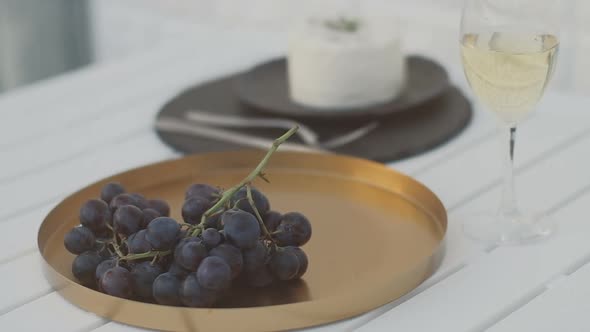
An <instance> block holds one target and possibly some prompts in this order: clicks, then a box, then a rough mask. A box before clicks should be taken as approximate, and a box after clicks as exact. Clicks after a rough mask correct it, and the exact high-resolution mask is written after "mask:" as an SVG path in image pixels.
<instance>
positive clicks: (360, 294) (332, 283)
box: [38, 151, 447, 331]
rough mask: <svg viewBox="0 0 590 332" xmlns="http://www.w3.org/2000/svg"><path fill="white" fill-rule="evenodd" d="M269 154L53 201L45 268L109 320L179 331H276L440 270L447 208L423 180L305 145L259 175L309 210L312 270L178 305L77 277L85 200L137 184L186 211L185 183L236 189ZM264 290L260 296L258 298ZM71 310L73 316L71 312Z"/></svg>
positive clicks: (155, 173) (271, 189) (146, 174)
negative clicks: (201, 304) (208, 303)
mask: <svg viewBox="0 0 590 332" xmlns="http://www.w3.org/2000/svg"><path fill="white" fill-rule="evenodd" d="M263 153H264V152H256V151H242V152H231V153H227V152H225V153H210V154H202V155H194V156H189V157H185V158H182V159H178V160H172V161H167V162H162V163H157V164H154V165H149V166H145V167H142V168H139V169H135V170H132V171H129V172H125V173H121V174H119V175H115V176H113V177H110V178H107V179H105V180H103V181H100V182H98V183H95V184H92V185H90V186H88V187H86V188H84V189H82V190H80V191H79V192H77V193H75V194H73V195H71V196H70V197H68V198H66V199H65V200H64V201H63V202H61V203H60V204H59V205H58V206H57V207H56V208H55V209H53V210H52V211H51V212H50V213H49V215H48V216H47V217H46V219H45V220H44V222H43V224H42V225H41V228H40V230H39V235H38V242H39V248H40V251H41V254H42V256H43V257H44V258H45V261H46V263H47V264H46V269H45V271H46V274H47V276H48V278H49V280H50V281H51V282H52V284H53V285H54V287H56V289H58V290H59V292H60V293H61V294H62V295H63V296H64V297H65V298H66V299H68V300H69V301H71V302H72V303H74V304H76V305H78V306H79V307H81V308H83V309H85V310H88V311H92V312H94V313H96V314H98V315H100V316H104V317H107V318H109V319H112V320H115V321H119V322H123V323H127V324H131V325H136V326H142V327H146V328H152V329H161V330H174V331H231V330H235V328H236V326H238V325H236V324H239V327H240V331H248V330H251V331H269V330H273V331H274V330H285V329H294V328H303V327H309V326H314V325H318V324H324V323H330V322H334V321H337V320H341V319H345V318H350V317H353V316H356V315H359V314H362V313H364V312H367V311H369V310H371V309H374V308H376V307H378V306H381V305H383V304H385V303H388V302H391V301H393V300H395V299H397V298H398V297H400V296H402V295H403V294H406V293H407V292H409V291H410V290H412V289H414V288H415V287H416V286H417V285H419V284H420V283H421V282H422V281H423V280H424V279H426V278H427V277H428V276H430V275H431V274H432V273H433V271H434V270H435V269H436V267H437V266H438V264H439V262H440V259H441V257H442V253H443V246H442V243H443V238H444V234H445V232H446V226H447V216H446V211H445V209H444V207H443V205H442V204H441V202H440V201H439V199H438V198H437V197H436V196H435V195H434V194H433V193H432V192H431V191H430V190H428V189H427V188H426V187H424V186H423V185H421V184H420V183H418V182H416V181H415V180H413V179H411V178H409V177H406V176H404V175H402V174H400V173H397V172H395V171H393V170H391V169H389V168H387V167H386V166H383V165H381V164H378V163H374V162H370V161H366V160H362V159H356V158H350V157H343V156H336V155H320V154H302V153H277V154H275V155H273V157H272V159H271V161H270V164H269V166H268V169H267V171H266V174H267V176H268V177H269V179H270V181H271V183H264V182H262V181H260V182H258V183H256V185H257V186H258V187H259V188H261V189H262V190H263V191H264V192H265V193H266V194H267V195H268V197H269V199H270V201H271V203H272V204H273V209H275V210H278V211H282V212H288V211H301V212H302V213H304V214H305V215H307V216H308V217H309V219H310V220H311V222H312V225H313V232H314V233H313V236H312V239H311V241H310V242H309V243H308V244H307V245H305V247H304V250H305V251H306V253H307V254H308V256H309V259H310V265H309V270H308V271H307V273H306V275H305V276H304V277H303V280H301V281H297V282H293V283H286V284H283V286H282V287H276V286H275V287H270V288H267V289H263V290H258V291H257V292H256V293H254V292H253V291H252V290H236V291H235V292H234V295H235V296H234V297H233V298H234V300H232V302H228V303H225V304H224V305H223V306H222V307H220V308H213V309H197V308H178V307H169V306H162V305H155V304H148V303H142V302H136V301H130V300H125V299H120V298H117V297H112V296H109V295H106V294H103V293H100V292H97V291H94V290H92V289H89V288H86V287H83V286H81V285H79V284H77V283H76V282H75V279H74V277H73V276H72V273H71V263H72V260H73V258H74V256H73V255H71V254H70V253H68V252H67V251H66V250H65V248H64V247H63V237H64V234H65V233H66V232H67V231H68V230H69V229H70V228H71V227H73V226H74V225H76V224H78V210H79V207H80V205H81V204H82V203H83V202H84V201H86V200H87V199H90V198H94V197H97V196H98V194H99V191H100V188H101V186H102V185H104V184H105V183H107V182H109V181H119V182H121V183H123V184H124V185H125V187H127V189H128V190H130V191H133V192H140V193H142V194H145V195H146V196H148V197H160V198H163V199H166V200H167V201H168V202H169V203H170V205H171V208H172V211H173V212H172V216H173V217H175V218H178V219H180V207H181V204H182V202H183V200H184V191H185V189H186V187H188V185H189V184H191V183H194V182H205V183H210V184H213V185H217V186H221V187H225V188H228V187H230V186H232V185H233V184H235V183H237V182H239V181H240V180H241V179H242V178H243V177H244V176H245V175H246V174H247V173H248V172H249V171H250V170H251V169H252V168H253V167H254V166H255V165H256V164H257V163H258V161H259V160H260V158H261V157H262V155H263ZM253 294H255V296H253ZM64 319H67V318H65V317H64Z"/></svg>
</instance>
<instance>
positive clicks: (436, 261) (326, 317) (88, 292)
mask: <svg viewBox="0 0 590 332" xmlns="http://www.w3.org/2000/svg"><path fill="white" fill-rule="evenodd" d="M263 154H264V152H263V151H260V150H241V151H232V152H211V153H201V154H192V155H188V156H183V157H179V158H173V159H168V160H163V161H159V162H155V163H150V164H146V165H142V166H139V167H135V168H132V169H129V170H126V171H123V172H119V173H116V174H112V175H110V176H107V177H104V178H102V179H101V180H99V181H95V182H93V183H91V184H89V185H87V186H85V187H83V188H81V189H79V190H77V191H76V192H74V193H72V194H70V195H68V196H67V197H66V198H64V199H63V200H62V201H60V202H59V203H58V204H57V205H56V206H55V207H53V208H52V209H51V211H50V212H49V213H48V214H47V215H46V217H45V218H44V220H43V222H42V224H41V226H40V227H39V229H38V234H37V246H38V250H39V253H40V254H41V256H42V257H43V260H42V261H43V265H44V267H45V268H44V273H45V275H46V277H47V279H48V280H49V281H50V284H51V285H52V287H53V288H54V290H56V291H57V292H58V293H59V294H60V295H61V296H63V297H64V298H65V299H66V300H68V301H69V302H70V303H72V304H74V305H76V306H78V307H80V308H82V309H84V310H87V311H91V312H93V313H95V314H97V315H99V316H102V317H104V318H107V319H111V320H113V321H118V322H121V323H125V324H130V325H134V326H140V327H144V328H158V329H164V330H167V329H166V327H167V326H168V327H169V324H164V325H163V326H154V325H153V324H150V325H144V324H142V322H141V321H138V319H137V317H135V318H129V317H126V316H125V314H128V313H130V310H132V309H134V308H135V309H134V310H139V308H141V309H142V310H145V311H149V312H151V311H154V310H157V311H165V312H168V313H169V314H172V316H174V315H181V316H183V317H184V319H185V320H186V319H187V317H188V316H191V317H189V318H188V319H189V320H190V319H192V316H194V314H196V313H201V314H211V313H218V314H219V315H222V314H227V315H228V316H242V315H252V314H256V313H257V312H258V311H261V310H268V308H273V309H277V310H274V311H275V313H282V314H283V315H284V314H285V313H289V312H294V311H295V312H299V313H300V314H302V313H307V315H313V314H314V312H309V310H306V307H307V306H308V305H309V304H310V303H315V304H316V305H315V306H314V307H322V308H325V306H326V305H327V304H330V303H333V302H334V301H338V299H339V298H343V299H344V298H350V297H354V296H357V295H358V296H365V297H367V295H364V294H361V293H371V294H374V293H375V294H376V293H379V292H380V291H383V290H385V289H383V290H371V291H370V292H361V291H357V292H356V293H354V292H353V293H354V294H353V295H351V294H350V293H349V294H346V295H343V296H336V297H329V298H323V299H319V300H312V301H304V302H297V303H290V304H281V305H273V306H266V307H252V308H215V309H208V308H179V307H167V306H161V305H156V304H148V303H142V302H137V301H132V300H125V299H120V298H117V297H113V296H110V295H107V294H104V293H101V292H98V291H95V290H92V289H90V288H87V287H84V286H82V285H80V284H78V283H76V282H75V281H73V280H71V279H69V278H68V277H66V276H64V275H62V274H61V273H60V272H58V271H57V270H56V269H55V268H54V267H53V266H52V265H51V262H50V261H49V259H48V258H47V257H46V253H45V250H44V249H45V246H46V244H47V242H48V240H49V238H51V234H46V233H47V228H48V227H49V226H48V220H49V219H50V218H51V217H52V215H54V214H56V213H57V211H59V209H60V208H62V206H63V205H65V204H66V203H67V202H68V201H70V200H73V199H75V198H76V197H78V196H81V195H82V194H83V193H84V192H86V191H90V190H91V189H92V188H94V187H96V186H97V185H100V184H104V183H106V182H108V181H112V180H114V179H117V178H119V177H125V176H128V175H129V174H133V173H137V172H141V171H147V170H149V169H150V168H158V167H166V166H171V165H174V164H176V163H180V162H196V161H198V160H199V159H207V158H227V156H228V155H230V156H231V157H233V158H235V159H237V160H238V161H240V160H246V159H247V158H255V159H256V158H258V157H260V156H262V155H263ZM302 157H303V158H311V160H312V161H315V162H319V163H323V162H326V161H327V162H328V163H330V162H349V163H352V164H354V165H352V166H356V165H359V164H360V165H364V166H366V167H367V168H368V169H370V171H371V172H373V171H377V170H379V171H381V172H386V173H389V174H390V175H391V176H392V178H395V179H398V180H401V182H402V184H401V187H404V186H406V185H407V184H413V185H414V186H415V189H416V190H418V191H422V192H423V193H424V194H426V195H428V196H430V197H429V200H431V202H429V203H430V204H434V205H435V206H436V209H437V211H435V213H434V214H431V217H432V218H431V221H434V222H436V224H437V226H438V227H440V228H439V231H440V236H441V238H440V240H439V242H438V246H437V247H436V248H435V249H434V250H433V252H432V253H431V254H430V255H429V256H428V257H425V258H424V259H422V261H420V262H419V263H417V264H415V266H410V267H409V268H408V270H407V271H405V272H404V273H403V274H402V277H403V278H399V279H400V280H399V281H400V282H402V283H407V282H409V283H410V284H411V286H410V285H404V287H402V289H400V290H399V291H398V292H397V293H396V294H395V295H392V296H390V297H391V298H388V299H387V300H385V301H380V303H377V304H375V305H373V306H372V307H371V308H369V309H366V310H364V311H359V310H358V308H355V309H351V310H350V311H351V312H341V311H339V312H324V313H323V314H322V315H320V316H316V317H314V318H313V319H312V320H311V321H312V323H309V322H307V323H302V322H301V321H298V322H296V323H292V324H291V325H289V326H287V327H282V328H286V329H295V328H306V327H312V326H317V325H322V324H329V323H334V322H337V321H339V320H342V319H347V318H351V317H355V316H357V315H360V314H362V313H363V312H368V311H370V310H373V309H375V308H377V307H379V306H382V305H384V304H386V303H388V302H391V301H394V300H396V299H398V298H399V297H401V296H403V295H405V294H407V293H408V292H410V291H412V290H413V289H414V288H415V287H417V286H418V285H419V284H421V283H422V282H423V281H424V280H426V279H427V278H428V277H430V276H431V275H432V274H433V273H434V272H435V271H436V270H437V269H438V266H439V265H440V264H441V262H442V258H443V256H444V253H445V247H446V232H447V227H448V220H447V213H446V209H445V207H444V204H443V203H442V202H441V201H440V199H439V198H438V197H437V196H436V194H435V193H434V192H432V191H431V190H430V189H429V188H428V187H426V186H425V185H424V184H422V183H421V182H419V181H417V180H415V179H413V178H411V177H410V176H408V175H405V174H403V173H401V172H399V171H397V170H395V169H393V168H391V167H388V166H386V165H384V164H381V163H378V162H374V161H370V160H366V159H361V158H355V157H349V156H344V155H337V154H316V153H300V152H277V153H276V154H275V155H273V159H274V160H277V159H278V160H283V159H285V158H286V159H287V160H289V158H297V159H298V158H302ZM238 166H239V167H238ZM250 166H251V164H249V163H244V164H243V165H240V162H238V164H237V165H234V166H232V167H231V168H232V169H234V168H235V169H236V170H238V169H242V168H244V169H246V168H247V169H249V168H250ZM275 166H276V165H275ZM269 167H273V163H272V161H271V163H270V165H269ZM283 168H284V167H283ZM312 169H314V168H312ZM371 172H368V173H371ZM368 173H367V174H368ZM373 173H376V172H373ZM357 175H358V174H357ZM176 178H178V177H176ZM362 182H363V183H365V184H368V185H372V186H375V187H378V188H381V189H385V190H388V191H391V188H389V187H387V186H386V184H385V183H371V182H366V181H362ZM396 194H398V195H400V193H396ZM402 196H403V197H404V198H405V199H407V200H408V201H410V202H411V203H413V204H417V205H420V208H421V209H425V208H424V207H423V206H421V205H422V204H421V203H420V202H416V201H415V200H414V199H412V198H411V197H408V196H407V195H402ZM427 212H428V213H429V214H430V213H431V212H432V211H427ZM53 224H56V222H53ZM53 226H55V225H53ZM56 227H57V228H59V226H56ZM406 279H412V280H406ZM394 296H395V297H394ZM87 298H93V299H99V300H101V301H97V302H100V303H105V302H111V303H113V307H114V308H116V309H121V310H120V311H119V310H115V311H113V310H111V309H110V308H113V307H109V308H104V307H103V308H97V305H95V304H94V301H92V300H88V299H87ZM130 306H131V307H132V308H131V309H130V308H128V307H130ZM122 308H126V309H125V310H124V309H122ZM279 317H280V316H279ZM218 319H219V318H218ZM269 321H272V320H269ZM306 321H309V319H307V320H306ZM193 323H194V322H193ZM179 324H180V323H178V324H175V326H176V327H178V328H179V329H176V327H175V328H174V329H173V330H174V331H176V330H178V331H185V330H186V331H188V330H192V328H191V327H190V326H191V325H190V324H189V323H188V322H184V323H183V325H179ZM183 326H184V327H183ZM185 328H189V329H185ZM275 328H276V326H273V324H270V323H269V324H264V322H262V324H261V326H259V328H257V329H256V330H274V329H275Z"/></svg>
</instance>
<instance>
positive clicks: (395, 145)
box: [156, 76, 471, 162]
mask: <svg viewBox="0 0 590 332" xmlns="http://www.w3.org/2000/svg"><path fill="white" fill-rule="evenodd" d="M234 77H235V76H230V77H225V78H222V79H219V80H215V81H211V82H207V83H204V84H201V85H198V86H195V87H192V88H189V89H188V90H186V91H184V92H182V93H180V94H179V95H177V96H175V97H174V98H173V99H172V100H170V101H169V102H168V103H166V105H164V106H163V108H162V110H161V111H160V114H159V115H158V118H160V117H166V118H178V119H184V113H185V112H186V111H187V110H194V111H203V112H215V113H218V114H220V115H232V116H243V117H245V118H248V117H253V116H260V115H261V114H260V113H257V112H255V110H254V109H252V108H250V107H247V106H245V105H243V104H242V103H241V102H240V101H239V100H238V98H236V96H235V95H234V93H233V92H234V91H233V90H232V82H233V79H234ZM267 117H273V116H269V115H267ZM470 119H471V105H470V103H469V101H468V100H467V99H466V98H465V96H464V95H463V94H462V93H461V91H460V90H459V89H457V88H454V87H448V88H447V89H446V90H445V91H443V93H441V94H440V95H439V96H438V97H436V98H433V99H432V100H430V101H429V102H427V103H425V104H422V105H419V106H417V107H414V108H412V109H411V110H410V111H408V112H403V113H395V114H390V115H389V116H384V117H380V118H379V119H378V121H379V126H378V127H377V128H376V129H375V130H374V131H372V132H371V133H370V134H368V135H367V136H364V137H363V138H361V139H359V140H357V141H354V142H352V143H350V144H348V145H345V146H342V147H340V148H338V149H335V150H334V151H335V152H338V153H342V154H347V155H352V156H357V157H361V158H366V159H372V160H377V161H384V162H385V161H394V160H397V159H401V158H406V157H410V156H413V155H416V154H419V153H422V152H424V151H427V150H429V149H432V148H434V147H436V146H438V145H440V144H443V143H444V142H446V141H447V140H449V139H451V138H452V137H454V136H455V135H457V134H458V133H460V132H461V131H462V129H463V128H465V126H466V125H467V124H468V123H469V120H470ZM310 120H313V121H310ZM316 120H317V121H316ZM299 121H301V122H302V123H305V124H306V125H308V126H309V127H311V128H312V129H313V130H314V131H316V132H317V133H318V134H319V137H320V141H322V140H327V139H330V138H333V137H335V136H338V135H340V134H343V133H345V132H348V131H350V130H353V129H355V128H358V127H360V126H362V125H364V124H366V123H368V122H370V121H372V120H371V119H369V118H363V119H356V120H355V121H341V119H340V118H339V117H336V116H335V117H334V118H333V119H332V120H327V119H321V121H320V119H301V120H299ZM230 130H235V131H237V130H236V129H230ZM156 131H157V133H158V135H159V136H160V138H161V139H162V140H163V141H164V142H166V143H167V144H169V145H170V146H172V147H174V148H175V149H177V150H179V151H182V152H185V153H200V152H210V151H232V150H238V149H240V148H243V147H242V146H239V145H235V144H228V143H224V142H219V141H215V140H211V139H206V138H202V137H194V136H189V135H183V134H174V133H170V132H166V131H161V130H158V129H156ZM240 132H243V133H246V134H250V135H255V136H260V137H265V138H268V139H273V138H276V137H278V136H279V135H281V134H283V133H284V130H282V129H277V130H275V129H247V130H241V131H240ZM292 140H293V141H295V142H296V141H297V137H293V138H292Z"/></svg>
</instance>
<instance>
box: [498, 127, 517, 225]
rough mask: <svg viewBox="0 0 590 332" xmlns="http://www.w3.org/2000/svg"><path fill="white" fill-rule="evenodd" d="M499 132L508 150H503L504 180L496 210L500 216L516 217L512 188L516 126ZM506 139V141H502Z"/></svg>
mask: <svg viewBox="0 0 590 332" xmlns="http://www.w3.org/2000/svg"><path fill="white" fill-rule="evenodd" d="M501 134H502V136H503V137H505V139H503V140H502V143H503V144H506V143H507V145H508V146H507V147H508V151H507V153H506V152H504V154H505V156H504V157H503V160H504V181H503V185H502V187H503V190H502V202H501V205H500V209H499V211H498V213H499V215H500V217H502V218H508V219H516V218H517V217H518V216H519V215H520V211H519V209H518V204H517V202H516V194H515V190H514V147H515V142H516V126H511V127H504V128H501ZM504 141H506V142H504Z"/></svg>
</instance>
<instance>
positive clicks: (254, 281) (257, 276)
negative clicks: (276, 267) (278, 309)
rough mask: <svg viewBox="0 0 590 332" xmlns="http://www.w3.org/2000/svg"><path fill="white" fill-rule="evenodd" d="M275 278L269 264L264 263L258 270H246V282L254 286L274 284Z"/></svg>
mask: <svg viewBox="0 0 590 332" xmlns="http://www.w3.org/2000/svg"><path fill="white" fill-rule="evenodd" d="M274 279H275V278H274V276H273V274H272V273H271V272H270V270H269V268H268V266H267V265H262V266H261V267H259V268H258V269H256V270H252V271H247V272H246V282H247V283H248V285H249V286H252V287H256V288H261V287H266V286H268V285H270V284H272V282H273V281H274Z"/></svg>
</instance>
